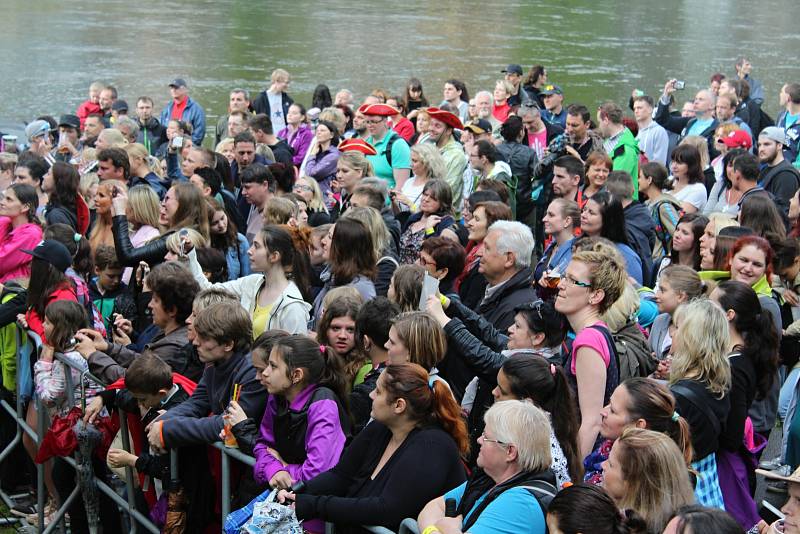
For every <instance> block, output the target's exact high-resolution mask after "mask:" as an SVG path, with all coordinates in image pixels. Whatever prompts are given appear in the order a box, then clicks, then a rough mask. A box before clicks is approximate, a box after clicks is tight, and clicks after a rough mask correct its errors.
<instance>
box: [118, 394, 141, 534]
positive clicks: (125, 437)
mask: <svg viewBox="0 0 800 534" xmlns="http://www.w3.org/2000/svg"><path fill="white" fill-rule="evenodd" d="M117 412H118V413H119V431H120V436H121V437H122V448H123V449H125V450H126V451H128V452H131V440H130V435H129V434H128V417H127V415H126V414H125V412H124V411H123V410H122V408H117ZM134 476H135V475H134V474H133V468H132V467H131V466H129V465H126V466H125V493H126V495H125V497H127V500H128V508H129V510H133V509H134V508H135V507H136V496H135V494H134V491H135V490H134V487H133V477H134ZM128 518H129V519H130V521H131V534H136V531H137V529H138V525H137V523H136V519H134V517H133V514H128Z"/></svg>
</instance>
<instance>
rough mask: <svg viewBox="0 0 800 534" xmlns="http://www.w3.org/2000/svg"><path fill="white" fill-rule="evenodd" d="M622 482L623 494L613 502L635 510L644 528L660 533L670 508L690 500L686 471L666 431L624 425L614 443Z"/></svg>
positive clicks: (678, 451)
mask: <svg viewBox="0 0 800 534" xmlns="http://www.w3.org/2000/svg"><path fill="white" fill-rule="evenodd" d="M617 447H619V448H620V449H619V450H618V451H617V452H618V453H619V454H617V455H616V457H617V458H618V460H619V463H620V467H621V469H622V475H623V478H624V481H625V494H624V495H623V496H622V498H620V499H618V500H617V501H616V503H617V506H618V507H619V508H622V509H631V510H636V511H637V512H638V513H639V514H640V515H641V516H642V517H643V518H644V520H645V521H646V522H647V526H648V531H650V532H661V531H663V530H664V527H666V526H667V523H668V522H669V520H670V518H671V517H672V514H673V512H674V510H676V509H678V508H680V507H681V506H684V505H687V504H693V503H694V490H693V489H692V485H691V483H690V481H689V470H688V469H687V467H686V462H685V460H684V457H683V453H682V452H681V450H680V449H679V448H678V445H677V444H676V443H675V442H674V441H673V440H672V439H671V438H670V437H669V436H667V435H666V434H662V433H661V432H655V431H653V430H645V429H642V428H636V427H630V428H627V429H626V430H625V431H624V432H623V433H622V436H620V437H619V439H617V441H616V442H615V443H614V448H617Z"/></svg>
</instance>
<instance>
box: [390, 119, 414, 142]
mask: <svg viewBox="0 0 800 534" xmlns="http://www.w3.org/2000/svg"><path fill="white" fill-rule="evenodd" d="M392 130H394V131H395V132H397V135H399V136H400V137H402V138H403V139H405V140H406V142H408V143H410V142H411V138H412V137H414V132H415V130H414V123H413V122H411V121H410V120H408V119H407V118H405V117H400V120H398V121H397V122H395V123H394V125H393V126H392Z"/></svg>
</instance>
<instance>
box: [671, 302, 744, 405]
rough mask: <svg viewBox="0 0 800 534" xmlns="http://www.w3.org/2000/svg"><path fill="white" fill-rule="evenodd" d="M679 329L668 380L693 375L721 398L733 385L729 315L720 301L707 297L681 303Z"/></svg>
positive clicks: (677, 312)
mask: <svg viewBox="0 0 800 534" xmlns="http://www.w3.org/2000/svg"><path fill="white" fill-rule="evenodd" d="M674 320H675V322H676V323H677V324H678V331H677V333H676V334H675V336H674V337H673V340H672V352H673V359H672V366H671V367H670V374H669V382H670V384H674V383H675V382H677V381H678V380H682V379H691V380H696V381H698V382H701V383H703V384H704V385H705V387H706V389H708V390H709V391H710V392H712V393H714V394H715V395H716V396H717V397H719V398H722V397H723V396H724V395H725V393H726V392H727V391H728V389H729V388H730V385H731V366H730V363H729V362H728V352H729V351H730V348H731V346H730V345H731V339H730V332H729V330H728V319H727V317H725V312H723V311H722V308H721V307H720V306H719V304H717V303H715V302H712V301H710V300H708V299H705V298H700V299H694V300H692V301H691V302H688V303H686V304H681V305H680V306H679V307H678V309H677V310H676V311H675V316H674Z"/></svg>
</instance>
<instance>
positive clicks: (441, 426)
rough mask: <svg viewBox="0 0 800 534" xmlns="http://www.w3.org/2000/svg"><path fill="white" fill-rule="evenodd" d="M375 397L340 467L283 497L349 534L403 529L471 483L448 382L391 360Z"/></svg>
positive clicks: (305, 514)
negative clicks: (445, 496) (447, 494)
mask: <svg viewBox="0 0 800 534" xmlns="http://www.w3.org/2000/svg"><path fill="white" fill-rule="evenodd" d="M370 397H371V398H372V412H371V414H370V415H371V416H372V419H373V420H372V422H371V423H370V424H368V425H367V426H366V427H365V428H364V430H362V431H361V432H360V433H359V434H358V435H357V436H356V437H355V438H353V441H352V443H350V445H349V446H348V447H347V449H346V450H345V451H344V452H343V453H342V456H341V458H340V459H339V463H337V464H336V467H334V468H333V469H331V470H330V471H327V472H325V473H322V474H320V475H317V476H316V477H314V478H312V479H311V480H308V481H306V483H305V486H304V488H303V489H302V490H299V491H298V492H296V493H294V492H292V493H289V492H287V491H286V490H282V491H281V492H280V493H279V494H278V501H280V502H286V501H287V500H288V501H294V503H295V512H296V513H297V517H298V518H299V519H308V518H319V519H323V520H325V521H328V522H331V523H334V524H335V525H336V532H341V533H343V534H348V533H355V532H364V529H363V528H362V527H361V526H360V525H379V526H383V527H385V528H388V529H390V530H392V531H396V530H397V529H398V527H399V525H400V522H401V521H403V519H404V518H407V517H416V515H417V514H418V513H419V512H420V510H422V508H423V507H424V506H425V503H427V502H428V501H430V500H431V499H434V498H435V497H436V496H437V495H441V494H443V493H444V492H446V491H449V490H451V489H452V488H454V487H457V486H458V485H459V484H461V483H462V482H463V481H464V480H465V476H464V466H463V464H462V463H461V455H463V454H466V453H467V451H468V450H469V441H468V439H467V429H466V427H465V426H464V422H463V421H462V419H461V414H460V412H459V408H458V405H457V404H456V402H455V401H454V400H453V396H452V395H451V394H450V391H449V390H448V389H447V386H445V385H444V383H443V382H440V381H433V380H431V379H430V378H429V376H428V373H427V372H426V371H425V370H424V369H423V368H422V367H420V366H419V365H416V364H413V363H404V364H399V365H388V366H387V367H386V369H385V370H384V371H383V372H382V373H381V374H380V376H379V377H378V382H377V384H376V386H375V389H374V390H373V391H372V393H371V394H370ZM542 417H543V416H542ZM545 424H546V420H545ZM528 431H529V429H527V428H525V433H528ZM548 466H549V457H548V461H547V464H546V465H545V468H546V467H548ZM442 510H444V504H442ZM542 532H544V531H542Z"/></svg>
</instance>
